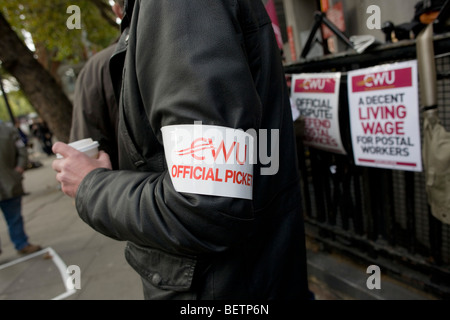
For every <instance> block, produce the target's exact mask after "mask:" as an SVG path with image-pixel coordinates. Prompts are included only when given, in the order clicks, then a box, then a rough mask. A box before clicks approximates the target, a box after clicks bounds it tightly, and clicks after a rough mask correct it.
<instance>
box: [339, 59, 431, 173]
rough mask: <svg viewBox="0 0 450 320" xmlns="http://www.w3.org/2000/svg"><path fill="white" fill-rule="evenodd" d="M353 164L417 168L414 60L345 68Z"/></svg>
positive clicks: (419, 168) (419, 163) (419, 165)
mask: <svg viewBox="0 0 450 320" xmlns="http://www.w3.org/2000/svg"><path fill="white" fill-rule="evenodd" d="M348 95H349V108H350V110H349V111H350V127H351V136H352V146H353V155H354V159H355V164H356V165H360V166H368V167H379V168H388V169H397V170H405V171H422V156H421V141H420V120H419V97H418V76H417V60H412V61H406V62H400V63H394V64H386V65H381V66H376V67H371V68H366V69H359V70H354V71H350V72H349V73H348Z"/></svg>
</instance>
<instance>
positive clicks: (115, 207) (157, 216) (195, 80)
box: [77, 0, 270, 255]
mask: <svg viewBox="0 0 450 320" xmlns="http://www.w3.org/2000/svg"><path fill="white" fill-rule="evenodd" d="M250 2H251V1H250ZM253 2H256V1H253ZM258 2H259V1H258ZM239 14H241V12H240V9H239V8H238V6H237V1H233V0H225V1H211V0H189V1H185V0H174V1H141V2H139V1H138V2H136V4H135V8H134V14H133V18H132V20H131V27H130V29H131V32H130V35H129V43H128V46H129V47H128V52H127V63H126V64H125V66H126V68H127V67H129V66H136V70H135V72H136V74H135V79H131V80H130V79H129V76H130V74H131V73H130V74H128V72H129V70H125V78H124V79H125V80H124V81H125V83H124V87H125V92H122V97H121V99H122V103H123V104H124V108H127V107H128V106H129V105H131V104H132V103H133V101H132V99H136V96H137V95H139V96H140V97H139V99H140V101H141V102H140V105H139V108H142V109H143V110H144V111H145V116H146V117H147V118H148V121H149V123H150V126H151V130H152V131H153V132H154V134H155V136H156V138H157V140H158V143H159V145H160V146H163V145H164V142H163V137H162V134H161V129H162V128H164V127H166V126H172V125H180V124H193V123H194V122H195V121H201V122H202V124H205V125H214V126H222V127H227V128H236V129H242V130H244V131H245V130H247V129H250V128H253V129H258V126H259V121H260V117H261V102H260V99H259V96H258V94H257V91H256V89H255V85H254V82H253V76H254V75H253V74H252V73H251V72H250V68H249V65H248V60H247V59H248V57H247V56H246V53H245V52H246V51H245V43H244V37H245V34H244V33H243V30H242V29H241V26H240V22H239V20H238V15H239ZM255 21H260V20H258V19H256V20H255ZM250 22H251V21H250ZM264 23H267V21H266V20H264ZM268 26H270V25H268ZM253 27H254V28H253V29H254V30H255V29H257V28H258V27H259V26H258V25H257V23H256V22H255V25H254V26H253ZM247 29H248V30H251V26H250V27H249V28H247ZM133 30H137V31H136V32H135V33H134V31H133ZM255 63H257V60H255ZM129 80H130V81H136V85H135V86H134V87H133V88H128V87H127V81H129ZM136 87H137V88H139V92H134V95H133V92H131V93H130V92H126V90H127V89H130V90H136ZM135 107H136V105H134V106H133V108H135ZM255 174H256V173H255ZM77 209H78V211H79V213H80V216H81V217H82V218H83V219H84V220H85V221H86V222H87V223H88V224H90V225H91V226H93V227H94V228H95V229H96V230H98V231H100V232H101V233H103V234H106V235H108V236H110V237H113V238H116V239H120V240H128V241H132V242H135V243H137V244H140V245H144V246H152V247H157V248H160V249H163V250H166V251H169V252H174V253H179V254H189V255H197V254H201V253H207V252H219V251H223V250H226V249H227V248H229V247H230V246H233V245H237V244H242V242H243V241H245V238H246V237H248V236H249V233H250V230H251V228H252V227H253V223H254V221H255V217H254V213H253V204H252V201H251V200H247V199H239V198H235V197H227V196H210V195H204V194H196V193H183V192H177V191H176V190H175V189H174V185H173V183H172V181H171V177H170V172H168V170H167V169H165V170H163V171H162V172H131V171H119V172H111V171H107V170H103V169H97V170H95V171H93V172H91V173H90V174H89V175H88V176H87V177H86V178H85V179H84V180H83V182H82V184H81V186H80V188H79V190H78V193H77Z"/></svg>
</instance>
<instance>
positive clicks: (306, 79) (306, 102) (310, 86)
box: [291, 72, 346, 154]
mask: <svg viewBox="0 0 450 320" xmlns="http://www.w3.org/2000/svg"><path fill="white" fill-rule="evenodd" d="M340 80H341V73H339V72H333V73H301V74H294V75H292V89H291V99H292V100H293V102H294V106H295V108H297V110H298V114H299V116H300V117H303V118H304V120H305V134H304V138H303V141H304V144H305V145H307V146H311V147H315V148H317V149H322V150H325V151H330V152H334V153H339V154H346V151H345V149H344V147H343V145H342V140H341V134H340V129H339V88H340Z"/></svg>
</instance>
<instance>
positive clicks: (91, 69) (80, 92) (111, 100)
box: [70, 1, 123, 169]
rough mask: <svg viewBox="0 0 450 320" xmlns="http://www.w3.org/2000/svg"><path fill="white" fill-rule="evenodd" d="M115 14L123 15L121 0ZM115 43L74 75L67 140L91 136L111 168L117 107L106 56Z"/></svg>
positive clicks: (115, 162) (114, 155) (114, 161)
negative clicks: (107, 159)
mask: <svg viewBox="0 0 450 320" xmlns="http://www.w3.org/2000/svg"><path fill="white" fill-rule="evenodd" d="M113 11H114V13H115V14H116V16H117V17H118V18H119V19H121V18H122V17H123V1H116V2H115V5H114V7H113ZM115 48H116V44H115V43H114V44H112V45H110V46H109V47H107V48H106V49H104V50H102V51H100V52H98V53H96V54H95V55H94V56H92V57H91V58H90V59H89V61H88V62H87V63H86V65H85V66H84V67H83V69H82V70H81V72H80V74H79V75H78V77H77V81H76V84H75V92H74V102H73V113H72V127H71V131H70V141H71V142H73V141H77V140H81V139H86V138H92V139H93V140H94V141H98V142H99V144H100V149H101V150H104V151H105V152H106V153H108V154H109V156H110V159H111V164H112V167H113V168H114V169H116V168H117V167H118V157H117V123H118V115H117V111H118V106H117V102H116V98H115V96H114V90H113V87H112V82H111V75H110V69H109V58H111V56H112V55H113V53H114V50H115Z"/></svg>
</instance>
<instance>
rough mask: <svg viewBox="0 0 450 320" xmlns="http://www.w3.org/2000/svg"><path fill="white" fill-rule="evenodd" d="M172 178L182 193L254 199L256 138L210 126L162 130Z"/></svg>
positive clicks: (182, 126)
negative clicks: (254, 140)
mask: <svg viewBox="0 0 450 320" xmlns="http://www.w3.org/2000/svg"><path fill="white" fill-rule="evenodd" d="M161 130H162V133H163V142H164V150H165V155H166V160H167V166H168V169H169V174H170V178H171V180H172V183H173V185H174V187H175V190H176V191H178V192H186V193H196V194H204V195H212V196H222V197H233V198H243V199H250V200H251V199H252V198H253V160H252V157H253V149H254V146H253V137H252V136H251V135H250V134H248V133H245V132H244V131H242V130H236V129H232V128H226V127H220V126H208V125H197V124H195V125H174V126H166V127H163V128H162V129H161Z"/></svg>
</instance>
